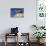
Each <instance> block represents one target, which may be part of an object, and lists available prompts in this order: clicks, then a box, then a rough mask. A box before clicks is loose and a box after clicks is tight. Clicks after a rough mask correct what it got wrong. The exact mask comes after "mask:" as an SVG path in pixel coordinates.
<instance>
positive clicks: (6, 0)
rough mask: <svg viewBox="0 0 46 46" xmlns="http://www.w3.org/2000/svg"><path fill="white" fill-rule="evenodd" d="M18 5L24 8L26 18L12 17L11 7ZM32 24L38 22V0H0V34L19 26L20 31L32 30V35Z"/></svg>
mask: <svg viewBox="0 0 46 46" xmlns="http://www.w3.org/2000/svg"><path fill="white" fill-rule="evenodd" d="M18 7H19V8H21V7H22V8H24V18H11V17H10V8H18ZM32 24H36V0H0V34H3V33H5V32H10V30H9V28H11V27H16V26H18V27H19V32H30V36H32V29H31V28H30V26H31V25H32ZM0 38H1V37H0Z"/></svg>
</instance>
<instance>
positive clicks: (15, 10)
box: [10, 8, 24, 17]
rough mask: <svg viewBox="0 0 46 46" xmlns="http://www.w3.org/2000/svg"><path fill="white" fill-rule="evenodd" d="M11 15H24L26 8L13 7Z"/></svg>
mask: <svg viewBox="0 0 46 46" xmlns="http://www.w3.org/2000/svg"><path fill="white" fill-rule="evenodd" d="M10 13H11V15H10V16H11V17H24V8H11V9H10Z"/></svg>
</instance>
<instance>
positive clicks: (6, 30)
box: [2, 28, 11, 34]
mask: <svg viewBox="0 0 46 46" xmlns="http://www.w3.org/2000/svg"><path fill="white" fill-rule="evenodd" d="M10 32H11V28H8V29H5V30H4V31H3V33H2V34H5V33H10Z"/></svg>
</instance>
